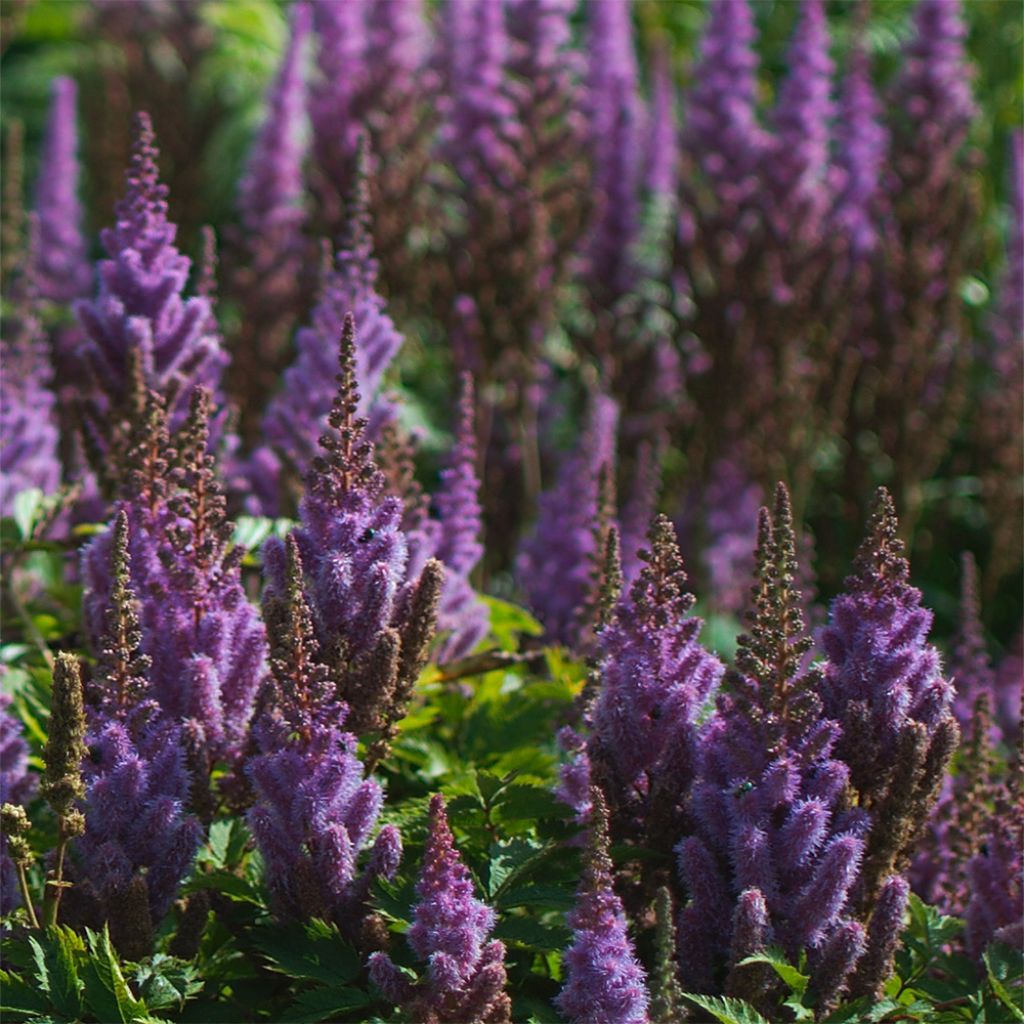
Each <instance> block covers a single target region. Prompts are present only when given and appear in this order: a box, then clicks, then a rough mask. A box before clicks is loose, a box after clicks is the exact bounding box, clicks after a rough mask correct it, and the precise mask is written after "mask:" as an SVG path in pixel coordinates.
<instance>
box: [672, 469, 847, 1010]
mask: <svg viewBox="0 0 1024 1024" xmlns="http://www.w3.org/2000/svg"><path fill="white" fill-rule="evenodd" d="M755 562H756V570H755V585H754V587H753V589H752V591H751V600H752V610H751V612H750V616H749V621H750V629H749V632H748V633H745V634H743V635H742V636H741V637H740V639H739V649H738V651H737V654H736V667H735V669H732V670H730V672H729V673H728V674H727V681H728V692H726V693H724V694H722V695H721V696H720V697H719V701H718V714H717V716H716V717H715V718H713V719H712V720H711V721H710V722H709V723H708V725H707V727H706V731H705V734H704V736H703V739H702V743H701V746H700V762H699V764H698V768H697V774H696V780H695V782H694V785H693V788H692V790H691V794H690V799H689V811H690V814H691V816H692V819H693V821H694V823H695V826H696V829H695V834H693V835H691V836H689V837H687V838H685V839H683V841H682V842H681V843H680V844H679V847H678V852H679V870H680V879H681V881H682V883H683V886H684V889H685V891H686V893H687V894H688V897H689V902H688V904H687V905H686V906H684V908H683V910H682V912H681V914H680V918H679V950H680V957H681V966H682V971H683V982H684V985H685V986H688V987H689V988H690V989H691V990H695V991H708V992H714V991H720V988H719V986H720V984H721V982H720V981H718V980H717V979H718V978H719V977H720V973H719V970H720V965H722V963H723V961H724V965H726V966H730V967H731V966H735V958H734V953H736V952H738V951H739V950H738V949H734V946H736V945H737V942H738V938H739V936H738V934H737V927H738V924H739V922H740V921H741V920H745V918H743V917H741V916H736V913H737V912H735V911H734V910H733V908H734V907H735V906H736V905H737V901H738V900H739V899H740V897H741V895H742V894H743V893H744V891H746V890H756V891H757V892H758V893H759V894H760V895H761V897H763V899H764V904H765V908H766V911H767V918H766V920H765V921H764V922H763V923H762V925H761V926H759V930H760V934H762V935H763V941H765V942H766V943H769V942H770V943H774V944H777V945H780V946H781V947H782V948H783V949H784V950H785V951H786V953H787V955H789V956H791V957H795V956H797V955H798V953H799V951H800V950H801V949H802V948H803V949H808V950H810V951H820V950H823V949H825V948H828V946H829V944H830V943H831V942H832V941H833V938H834V936H835V934H836V932H837V931H838V930H839V929H842V928H843V927H844V926H845V925H846V923H847V921H848V920H849V910H848V905H849V903H850V899H851V896H852V895H853V892H854V886H855V884H856V882H857V880H858V873H859V870H860V865H861V859H862V856H863V853H864V845H865V844H864V833H865V831H866V825H867V822H866V819H865V817H864V815H863V813H862V812H860V811H859V810H852V811H851V810H846V809H845V808H844V793H845V790H846V786H847V784H848V780H849V770H848V769H847V767H846V766H845V765H844V764H842V763H841V762H840V761H837V760H835V759H834V757H833V755H832V750H833V748H834V747H835V745H836V741H837V739H838V734H839V728H838V726H837V724H836V723H835V722H834V721H830V720H829V719H828V718H826V717H824V715H823V711H822V706H821V701H820V699H819V697H818V692H817V691H818V687H819V673H818V671H817V670H816V669H815V668H813V667H812V668H804V667H802V665H803V662H804V660H805V655H806V652H807V650H808V648H809V646H810V639H809V638H808V637H807V636H806V635H804V632H803V629H804V627H803V621H802V616H801V613H800V605H801V597H800V593H799V591H797V589H796V587H795V585H794V579H795V577H796V575H797V569H798V566H797V564H796V541H795V536H794V529H793V521H792V512H791V509H790V505H789V496H788V493H787V492H786V489H785V488H784V487H783V486H782V485H781V484H780V485H779V487H778V489H777V490H776V495H775V506H774V510H773V512H772V513H771V514H769V512H768V510H767V509H762V510H761V514H760V519H759V525H758V546H757V552H756V556H755ZM748 898H750V897H748ZM730 919H731V920H732V921H733V924H732V926H731V927H730V926H729V925H728V924H726V922H728V921H730ZM744 944H746V945H749V943H739V945H744ZM852 966H853V964H852V963H851V964H849V965H848V967H849V968H851V969H852ZM814 973H815V972H814V967H813V958H812V967H811V975H812V978H813V977H814ZM730 976H731V977H732V978H733V979H734V983H736V984H738V983H739V982H741V981H742V991H744V992H745V993H746V997H747V998H752V1000H753V1002H754V1004H755V1005H757V1006H759V1007H760V1008H762V1012H769V1013H770V1012H771V1010H770V1007H766V1006H765V1005H764V1002H763V1000H764V998H765V994H764V993H758V992H756V991H751V990H750V989H751V985H750V977H749V975H745V974H740V975H737V974H731V975H730V974H727V975H726V980H727V982H728V978H729V977H730ZM842 981H843V979H842V978H839V979H837V978H835V977H833V978H831V980H830V982H829V984H830V985H837V984H841V983H842ZM726 994H728V995H731V994H733V993H732V992H730V991H729V990H728V988H726Z"/></svg>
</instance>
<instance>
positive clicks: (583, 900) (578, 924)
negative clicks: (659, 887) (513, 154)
mask: <svg viewBox="0 0 1024 1024" xmlns="http://www.w3.org/2000/svg"><path fill="white" fill-rule="evenodd" d="M591 802H592V806H593V810H592V812H591V818H590V822H591V824H590V835H589V837H588V840H587V850H586V852H585V854H584V858H585V861H584V869H583V877H582V879H581V881H580V888H579V892H578V894H577V900H576V907H575V909H574V910H573V911H572V912H571V913H570V914H569V915H568V921H569V925H570V927H571V928H572V930H573V942H572V945H571V946H570V947H569V948H568V949H567V950H566V951H565V954H564V957H563V961H564V965H565V984H564V985H563V986H562V991H561V992H560V993H559V994H558V997H557V998H556V1000H555V1004H556V1006H557V1007H558V1010H559V1012H560V1013H561V1014H562V1015H563V1016H564V1017H565V1018H566V1019H567V1020H569V1021H572V1022H573V1024H584V1022H586V1024H645V1022H646V1021H647V987H646V986H647V978H646V976H645V975H644V969H643V967H642V966H641V965H640V962H639V960H637V957H636V952H635V951H634V949H633V943H632V941H631V940H630V938H629V933H628V931H627V925H626V914H625V912H624V911H623V909H622V901H621V900H620V899H619V897H618V896H617V895H616V894H615V889H614V886H613V878H614V874H613V869H612V862H611V858H610V857H609V856H608V811H607V808H606V807H605V805H604V799H603V797H602V796H601V794H600V792H599V791H598V790H596V789H595V790H594V794H593V797H592V801H591Z"/></svg>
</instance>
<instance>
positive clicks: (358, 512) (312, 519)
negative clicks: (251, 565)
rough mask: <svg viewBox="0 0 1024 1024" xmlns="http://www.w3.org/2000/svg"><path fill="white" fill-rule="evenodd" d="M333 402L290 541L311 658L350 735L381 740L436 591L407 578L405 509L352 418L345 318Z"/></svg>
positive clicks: (437, 577) (352, 366)
mask: <svg viewBox="0 0 1024 1024" xmlns="http://www.w3.org/2000/svg"><path fill="white" fill-rule="evenodd" d="M339 362H340V373H339V374H338V375H337V377H336V380H337V382H338V392H337V394H336V396H335V398H334V402H333V405H332V408H331V411H330V415H329V416H328V426H327V430H326V432H325V433H324V434H323V436H322V437H321V438H320V445H321V449H322V454H321V455H319V456H317V457H316V458H315V459H314V461H313V465H312V470H311V472H310V475H309V478H308V481H307V490H306V495H305V497H304V498H303V500H302V502H301V504H300V506H299V517H300V525H299V526H298V527H296V529H295V530H294V531H293V536H294V538H295V543H296V544H297V547H298V550H299V553H300V555H301V558H302V564H303V566H304V567H305V573H306V589H305V599H306V601H307V602H308V604H309V607H310V612H311V615H312V620H313V628H314V633H315V636H316V639H317V644H318V651H319V654H318V657H319V658H320V660H321V661H322V663H324V664H326V665H327V666H328V667H329V669H330V672H331V679H332V681H333V682H334V684H335V686H336V687H337V688H338V692H339V697H340V698H342V699H344V700H345V701H346V702H347V703H348V705H349V709H350V726H351V728H353V729H355V730H357V731H360V732H362V731H366V730H367V729H371V730H374V731H378V732H381V735H382V737H385V736H387V735H388V734H389V733H390V730H391V729H392V728H393V726H394V721H395V720H396V718H397V717H399V716H400V713H401V708H403V707H404V704H405V702H406V700H407V699H408V697H409V695H410V693H411V690H412V686H413V684H414V683H415V681H416V678H417V676H418V675H419V672H420V669H421V668H422V667H423V664H424V662H425V659H426V652H427V649H428V648H429V645H430V642H431V640H432V638H433V632H434V623H435V621H436V614H437V602H438V599H439V596H440V591H441V586H442V576H443V571H442V569H441V566H440V563H438V562H437V561H436V560H434V559H429V560H427V561H426V563H425V564H424V566H423V568H422V571H421V572H419V573H418V574H417V575H416V576H415V577H413V578H411V579H410V578H409V573H408V561H409V550H408V544H407V542H406V537H405V533H404V531H403V529H402V511H403V510H402V503H401V501H400V499H398V498H395V497H392V496H387V495H386V494H385V478H384V475H383V474H382V473H381V471H380V469H379V468H378V467H377V466H376V464H375V462H374V458H373V445H372V444H371V443H370V442H369V441H368V440H367V439H366V429H367V421H366V419H365V418H362V417H360V416H358V410H359V408H360V394H359V388H358V384H357V380H356V336H355V319H354V317H353V316H352V314H348V315H347V316H346V317H345V321H344V325H343V328H342V335H341V352H340V360H339ZM264 557H265V565H266V574H267V590H266V595H265V601H268V602H273V601H280V600H282V599H283V598H284V596H285V594H286V593H287V586H286V583H287V575H286V564H287V560H286V558H285V550H284V544H283V543H282V542H281V541H280V540H277V539H274V538H272V539H271V540H270V541H268V542H267V544H266V546H265V548H264Z"/></svg>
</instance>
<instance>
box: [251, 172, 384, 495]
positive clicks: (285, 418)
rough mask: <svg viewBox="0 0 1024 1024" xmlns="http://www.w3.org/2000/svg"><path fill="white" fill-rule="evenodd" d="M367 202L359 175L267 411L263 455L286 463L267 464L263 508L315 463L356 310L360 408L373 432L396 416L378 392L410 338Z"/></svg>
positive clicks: (260, 488)
mask: <svg viewBox="0 0 1024 1024" xmlns="http://www.w3.org/2000/svg"><path fill="white" fill-rule="evenodd" d="M366 203H367V199H366V179H365V176H363V175H360V176H359V177H358V178H357V179H356V184H355V191H354V192H353V193H352V195H351V196H350V204H349V221H348V228H347V231H346V237H345V239H344V241H343V243H342V248H341V249H340V250H339V251H338V254H337V257H336V262H335V265H334V267H333V269H332V270H331V272H330V273H329V274H328V276H327V278H326V279H325V281H324V283H323V286H322V290H321V294H320V298H319V300H318V302H317V304H316V307H315V308H314V310H313V313H312V317H311V323H310V324H309V326H306V327H303V328H302V329H301V330H299V332H298V333H297V335H296V338H295V348H296V355H295V360H294V362H293V363H292V365H291V366H289V367H288V369H287V370H286V371H285V374H284V383H283V387H282V388H281V391H280V392H279V393H278V394H277V395H276V396H275V397H274V398H273V399H272V400H271V402H270V404H269V406H268V407H267V410H266V413H265V414H264V416H263V437H264V438H265V440H266V442H267V445H268V446H269V448H270V449H271V451H270V452H261V453H260V458H261V459H262V460H263V464H264V465H265V466H269V465H271V464H273V463H274V462H281V463H282V464H283V465H282V466H281V467H280V468H277V467H276V466H274V470H273V472H271V473H267V471H266V470H264V472H265V474H266V476H267V477H269V478H270V479H267V480H266V481H265V482H264V483H262V484H258V485H257V492H258V495H259V496H260V497H261V498H262V505H263V511H264V513H273V512H276V511H278V510H279V509H280V508H281V506H284V507H287V503H286V498H287V488H286V485H287V484H288V482H289V481H291V483H292V484H293V485H294V484H296V483H299V482H301V481H302V480H304V479H305V477H306V474H307V473H308V472H309V469H310V467H311V465H312V463H313V459H314V457H315V456H316V453H317V450H318V441H319V438H320V435H321V434H322V433H323V431H324V428H325V427H326V425H327V417H328V414H329V413H330V411H331V402H332V401H333V399H334V391H335V388H334V375H335V369H336V365H337V362H336V360H337V345H338V338H339V336H340V335H341V333H342V328H343V325H344V322H345V317H346V316H347V315H348V314H350V313H351V314H352V316H353V317H354V319H355V326H356V329H357V331H358V336H357V337H358V340H357V343H356V352H355V360H356V380H357V381H358V384H359V392H360V395H361V399H360V404H359V406H358V413H359V415H360V416H369V418H370V425H371V428H372V430H373V432H377V431H379V429H380V428H381V426H382V425H383V424H384V423H385V422H387V421H388V420H390V419H391V417H392V410H391V408H390V405H389V404H388V403H387V402H386V401H385V400H384V399H383V398H382V397H381V396H379V394H378V392H379V390H380V384H381V379H382V377H383V375H384V372H385V371H386V370H387V368H388V366H389V365H390V363H391V360H392V359H393V358H394V357H395V355H396V354H397V352H398V350H399V349H400V348H401V347H402V341H403V338H402V335H401V334H400V333H399V331H398V330H397V328H396V327H395V325H394V322H393V321H392V319H391V317H390V316H389V315H388V313H387V309H386V306H385V302H384V300H383V299H382V298H381V296H380V294H379V293H378V292H377V273H378V263H377V260H376V259H374V257H373V239H372V237H371V235H370V226H369V214H368V211H367V205H366ZM274 457H276V459H275V458H274ZM275 490H276V491H277V492H278V493H275ZM282 490H283V491H284V492H285V493H281V491H282Z"/></svg>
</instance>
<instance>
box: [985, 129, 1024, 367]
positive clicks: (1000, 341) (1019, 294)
mask: <svg viewBox="0 0 1024 1024" xmlns="http://www.w3.org/2000/svg"><path fill="white" fill-rule="evenodd" d="M1010 175H1011V177H1010V182H1011V185H1010V203H1011V216H1010V225H1009V231H1008V233H1007V240H1006V266H1005V268H1004V270H1003V276H1002V280H1001V282H1000V287H999V305H998V310H997V313H996V316H995V317H994V318H993V319H994V323H993V327H992V333H993V335H994V336H995V341H996V346H997V353H996V365H997V367H998V368H999V369H1003V368H1004V366H1006V367H1007V368H1009V367H1012V366H1013V362H1012V361H1013V359H1014V356H1013V353H1014V352H1016V351H1017V350H1018V349H1019V344H1020V339H1021V338H1022V337H1024V131H1015V132H1014V133H1013V135H1012V137H1011V139H1010ZM1017 358H1018V361H1019V356H1018V357H1017Z"/></svg>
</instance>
